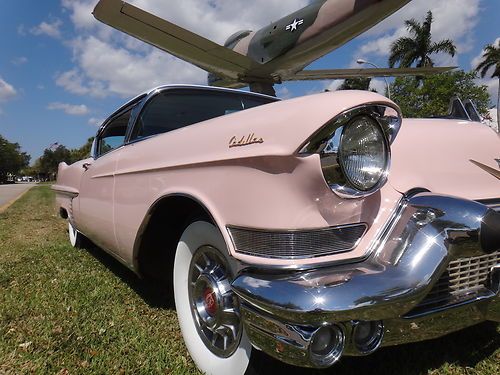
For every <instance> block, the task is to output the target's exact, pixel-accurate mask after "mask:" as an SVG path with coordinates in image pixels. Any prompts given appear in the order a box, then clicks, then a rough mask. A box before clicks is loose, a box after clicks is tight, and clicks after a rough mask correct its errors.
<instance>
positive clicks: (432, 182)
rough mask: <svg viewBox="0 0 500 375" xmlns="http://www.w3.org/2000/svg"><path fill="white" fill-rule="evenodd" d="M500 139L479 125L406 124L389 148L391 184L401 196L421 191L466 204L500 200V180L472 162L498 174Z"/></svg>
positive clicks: (450, 122) (448, 122) (411, 121)
mask: <svg viewBox="0 0 500 375" xmlns="http://www.w3.org/2000/svg"><path fill="white" fill-rule="evenodd" d="M499 158H500V136H499V135H498V134H497V133H495V132H494V131H493V130H492V129H490V128H489V127H487V126H484V125H482V124H479V123H472V122H467V121H456V120H442V119H421V120H420V119H419V120H416V119H408V120H404V121H403V126H402V127H401V130H400V132H399V135H398V137H397V139H396V141H395V142H394V144H393V147H392V166H391V172H390V176H389V183H390V184H391V185H392V186H393V187H394V188H395V189H396V190H397V191H399V192H402V193H404V192H407V191H409V190H411V189H413V188H425V189H428V190H430V191H431V192H433V193H437V194H445V195H453V196H458V197H463V198H467V199H473V200H479V199H491V198H499V197H500V180H499V179H498V178H497V177H494V176H493V175H492V174H491V173H488V172H487V171H485V170H484V169H483V168H481V167H479V166H478V165H476V164H474V163H473V162H471V160H474V161H476V162H478V163H481V164H484V165H486V166H488V167H490V168H493V169H494V170H496V171H498V170H499V165H498V163H497V161H496V160H495V159H499Z"/></svg>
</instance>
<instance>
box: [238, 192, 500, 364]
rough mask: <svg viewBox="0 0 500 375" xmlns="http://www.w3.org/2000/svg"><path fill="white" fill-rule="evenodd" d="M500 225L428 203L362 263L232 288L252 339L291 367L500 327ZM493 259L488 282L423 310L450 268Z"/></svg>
mask: <svg viewBox="0 0 500 375" xmlns="http://www.w3.org/2000/svg"><path fill="white" fill-rule="evenodd" d="M499 219H500V213H499V212H495V211H494V210H493V209H491V208H489V207H488V206H486V205H483V204H481V203H478V202H474V201H468V200H463V199H460V198H453V197H448V196H439V195H433V194H430V193H422V194H419V195H416V196H413V197H411V198H405V199H404V200H403V201H402V202H401V204H400V207H398V209H397V211H396V213H395V214H394V215H393V217H392V218H391V220H390V221H389V222H388V223H387V225H386V226H385V228H384V229H383V231H382V233H381V234H380V236H379V237H378V238H377V239H375V240H374V243H373V246H372V252H371V255H370V256H369V257H368V258H367V259H366V260H364V261H363V262H359V263H355V264H343V265H341V264H339V265H335V266H330V267H328V268H320V269H315V270H309V271H298V272H283V271H282V273H276V271H274V272H273V271H269V272H267V273H266V272H263V271H262V270H261V271H258V270H253V269H251V268H247V269H244V270H243V271H241V272H240V273H239V275H238V276H237V277H236V278H235V280H234V281H233V284H232V286H233V289H234V291H235V293H236V294H237V295H238V296H239V297H240V301H241V307H242V308H241V310H242V316H243V321H244V324H245V329H246V332H247V334H248V336H249V338H250V340H251V342H252V344H253V345H254V346H255V347H257V348H258V349H261V350H263V351H265V352H267V353H268V354H270V355H272V356H274V357H276V358H278V359H280V360H282V361H284V362H287V363H290V364H293V365H298V366H304V367H317V368H321V367H328V366H330V365H332V364H333V363H335V362H336V361H337V360H338V359H340V357H341V356H342V355H366V354H370V353H372V352H374V351H375V350H376V349H378V348H379V347H381V346H389V345H397V344H402V343H408V342H416V341H421V340H426V339H430V338H435V337H439V336H443V335H445V334H448V333H451V332H453V331H457V330H460V329H463V328H465V327H468V326H471V325H474V324H477V323H479V322H481V321H484V320H493V321H500V298H499V297H498V295H499V290H500V263H499V262H498V260H500V221H499ZM484 255H488V257H487V259H488V261H489V262H490V263H487V266H488V267H489V266H490V265H492V266H491V269H489V270H487V271H486V273H487V275H486V276H485V275H483V276H485V277H483V279H484V280H483V279H481V280H480V282H469V283H466V284H464V282H463V280H462V279H463V277H462V279H461V281H460V284H459V285H460V286H461V287H462V289H460V290H459V291H458V292H457V290H452V286H450V293H449V294H450V298H449V300H443V299H442V298H441V300H440V304H438V305H428V304H427V305H426V304H423V305H422V306H420V304H421V303H422V302H423V301H425V299H426V297H427V296H428V295H429V294H430V293H431V291H433V288H434V286H435V285H436V284H438V283H442V282H443V281H442V280H443V275H445V274H446V273H447V272H448V267H449V266H450V263H452V265H453V264H454V263H456V262H454V261H456V260H461V261H464V260H467V259H468V258H471V259H476V258H478V259H482V258H483V257H484ZM491 259H493V263H491ZM483 268H484V266H483ZM469 274H470V276H469ZM467 275H468V276H466V277H475V276H474V273H471V272H470V270H469V273H468V274H467ZM464 277H465V276H464ZM439 285H440V284H439ZM463 285H471V287H470V288H463ZM472 286H473V287H472ZM426 306H427V307H426Z"/></svg>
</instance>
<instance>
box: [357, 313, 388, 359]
mask: <svg viewBox="0 0 500 375" xmlns="http://www.w3.org/2000/svg"><path fill="white" fill-rule="evenodd" d="M353 324H354V331H353V334H352V337H353V342H354V345H355V346H356V349H358V351H359V352H360V353H361V354H370V353H373V352H374V351H375V350H377V349H378V347H379V346H380V344H381V343H382V338H383V336H384V324H383V323H382V321H376V322H363V321H359V322H354V323H353Z"/></svg>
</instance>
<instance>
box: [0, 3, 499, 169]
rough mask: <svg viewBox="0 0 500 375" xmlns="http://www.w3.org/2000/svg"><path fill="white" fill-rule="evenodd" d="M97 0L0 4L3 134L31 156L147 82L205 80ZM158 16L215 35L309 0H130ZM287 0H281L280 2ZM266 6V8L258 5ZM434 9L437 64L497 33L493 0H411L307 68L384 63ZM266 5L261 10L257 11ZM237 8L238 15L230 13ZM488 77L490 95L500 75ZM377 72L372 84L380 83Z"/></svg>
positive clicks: (307, 87) (294, 86)
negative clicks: (447, 52) (409, 24)
mask: <svg viewBox="0 0 500 375" xmlns="http://www.w3.org/2000/svg"><path fill="white" fill-rule="evenodd" d="M96 2H97V0H44V1H35V0H2V1H1V4H0V31H1V32H0V46H1V51H2V52H1V55H0V134H1V135H2V136H4V137H6V138H7V139H9V140H10V141H13V142H18V143H20V144H21V146H22V148H23V150H24V151H27V152H28V153H29V154H31V155H32V157H33V160H34V159H36V158H37V157H39V156H40V155H41V154H42V153H43V150H44V149H45V148H46V147H48V146H50V145H51V144H53V143H54V142H58V143H60V144H64V145H66V146H67V147H69V148H74V147H79V146H81V145H82V144H84V143H85V141H86V139H87V138H88V137H90V136H92V135H94V134H95V132H96V130H97V126H98V124H99V123H100V121H102V119H104V118H105V117H106V116H107V115H108V114H110V113H111V112H112V111H113V110H114V109H116V108H117V107H118V106H119V105H121V104H122V103H123V102H125V101H126V100H127V99H128V98H130V97H132V96H135V95H136V94H138V93H139V92H141V91H144V90H146V89H147V88H150V87H153V86H156V85H160V84H168V83H197V84H204V83H205V82H206V74H205V73H204V72H202V71H200V70H199V69H197V68H194V67H192V66H190V65H189V64H186V63H184V62H181V61H179V60H177V59H175V58H173V57H171V56H168V55H166V54H164V53H163V52H161V51H158V50H155V49H153V48H150V47H148V46H146V45H144V44H143V43H141V42H138V41H136V40H134V39H132V38H129V37H127V36H124V35H122V34H121V33H118V32H115V31H113V30H111V29H110V28H109V27H107V26H105V25H102V24H100V23H98V22H97V21H95V20H94V19H93V17H92V16H91V14H90V12H91V10H92V9H93V7H94V5H95V4H96ZM130 2H132V3H134V4H136V5H138V6H140V7H142V8H144V9H147V10H149V11H151V12H154V13H156V14H158V15H160V16H161V17H163V18H166V19H168V20H170V21H173V22H175V23H178V24H180V25H181V26H183V27H186V28H189V29H191V30H193V31H195V32H197V33H199V34H202V35H204V36H205V37H208V38H211V39H212V40H215V41H216V42H218V43H223V42H224V40H225V39H226V38H227V37H228V36H229V35H231V34H232V33H233V32H235V31H238V30H240V29H258V28H259V27H261V26H263V25H265V24H267V23H268V22H271V21H273V20H275V19H279V18H281V17H282V16H284V15H286V14H288V13H290V12H292V11H294V10H296V9H299V8H300V7H302V6H304V5H306V4H307V2H308V0H287V1H286V2H284V1H282V0H255V1H252V2H249V1H244V0H232V1H231V2H228V1H224V0H211V1H208V0H183V1H182V2H180V1H172V0H133V1H130ZM284 3H285V4H284ZM263 9H265V12H263ZM429 9H432V10H433V12H434V14H435V25H434V32H433V35H434V37H435V39H442V38H452V39H453V40H455V42H456V43H457V45H458V49H459V54H458V56H456V57H455V58H450V57H446V56H436V57H435V58H436V61H437V63H438V64H439V65H448V64H452V65H458V66H460V67H461V68H463V69H465V70H470V69H471V67H472V66H474V64H476V63H477V61H478V58H479V57H480V55H481V53H482V49H483V47H484V46H485V45H486V44H488V43H493V42H495V41H497V39H498V38H500V24H499V22H498V15H499V14H500V2H499V1H498V0H446V1H440V2H429V1H427V0H425V1H424V0H413V1H412V2H410V3H409V4H408V5H407V6H406V7H405V8H403V9H402V10H400V11H399V12H398V13H396V14H394V15H393V16H391V17H390V18H388V19H387V20H385V21H384V22H383V23H381V24H379V25H377V26H376V27H375V28H374V29H372V30H370V31H368V32H367V33H366V34H364V35H363V36H361V37H359V38H357V39H355V40H354V41H352V42H350V43H348V44H347V45H345V46H344V47H342V48H340V49H338V50H336V51H334V52H332V53H331V54H329V55H328V56H325V57H324V58H322V59H321V60H318V61H317V62H315V63H314V64H313V65H311V67H310V68H315V69H328V68H343V67H352V66H354V65H355V61H356V59H357V58H364V59H367V60H369V61H372V62H373V63H375V64H378V65H380V66H386V64H387V51H388V48H389V46H390V43H391V42H392V41H393V40H394V39H395V38H397V37H399V36H402V35H404V33H405V30H404V28H403V20H404V19H408V18H417V19H420V20H421V19H422V18H423V17H424V16H425V13H426V12H427V10H429ZM263 13H265V15H263ZM235 14H238V15H239V16H238V17H234V15H235ZM478 82H480V83H483V84H486V85H488V88H489V91H490V92H491V94H492V95H493V96H494V98H493V100H494V103H496V91H497V87H498V86H497V85H498V81H497V80H492V79H486V80H479V81H478ZM339 84H340V82H338V81H337V82H332V81H329V82H311V83H304V82H303V83H290V84H285V85H282V86H280V87H279V88H278V93H279V94H280V95H281V96H283V97H291V96H298V95H304V94H309V93H312V92H319V91H323V90H324V89H325V88H327V87H329V88H332V89H335V88H336V87H337V86H338V85H339ZM383 85H384V84H383V81H381V80H375V81H374V82H373V86H374V87H375V88H376V89H379V90H382V89H383V87H384V86H383Z"/></svg>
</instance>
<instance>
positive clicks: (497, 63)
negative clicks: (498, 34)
mask: <svg viewBox="0 0 500 375" xmlns="http://www.w3.org/2000/svg"><path fill="white" fill-rule="evenodd" d="M495 44H496V46H495V45H493V44H488V45H487V46H486V48H485V49H484V52H483V57H482V61H481V62H480V63H479V65H478V66H477V68H476V72H478V73H479V74H480V75H481V77H482V78H484V77H485V76H486V74H488V72H489V71H490V69H491V68H493V69H494V70H493V74H492V75H491V77H497V78H498V100H497V121H498V126H499V128H498V129H499V130H500V40H499V41H498V42H497V43H495Z"/></svg>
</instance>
